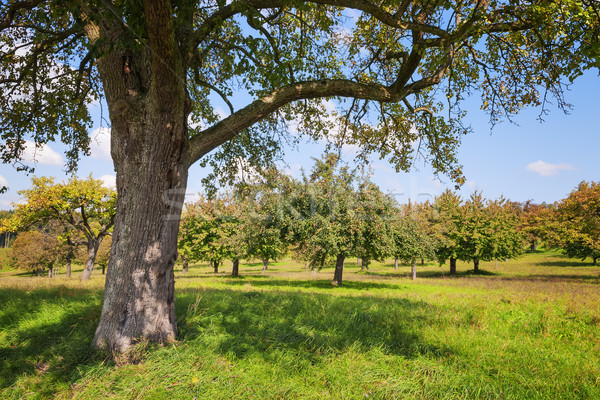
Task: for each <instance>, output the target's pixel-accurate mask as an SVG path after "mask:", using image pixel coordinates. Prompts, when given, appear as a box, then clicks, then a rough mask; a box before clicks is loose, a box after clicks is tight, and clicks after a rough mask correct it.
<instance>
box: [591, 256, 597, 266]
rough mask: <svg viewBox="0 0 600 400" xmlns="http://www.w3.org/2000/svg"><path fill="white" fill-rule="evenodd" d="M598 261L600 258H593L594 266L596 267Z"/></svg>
mask: <svg viewBox="0 0 600 400" xmlns="http://www.w3.org/2000/svg"><path fill="white" fill-rule="evenodd" d="M597 261H598V257H592V264H593V265H596V262H597Z"/></svg>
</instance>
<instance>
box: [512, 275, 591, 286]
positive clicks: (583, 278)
mask: <svg viewBox="0 0 600 400" xmlns="http://www.w3.org/2000/svg"><path fill="white" fill-rule="evenodd" d="M500 279H502V280H507V281H529V282H531V281H537V282H565V281H579V282H585V283H595V284H600V275H559V274H555V275H546V274H544V275H541V274H537V275H525V276H506V277H502V278H500Z"/></svg>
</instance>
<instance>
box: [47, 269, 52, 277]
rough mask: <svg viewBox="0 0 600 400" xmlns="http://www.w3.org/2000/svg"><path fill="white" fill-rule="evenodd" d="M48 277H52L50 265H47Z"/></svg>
mask: <svg viewBox="0 0 600 400" xmlns="http://www.w3.org/2000/svg"><path fill="white" fill-rule="evenodd" d="M48 278H52V267H48Z"/></svg>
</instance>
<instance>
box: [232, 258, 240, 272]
mask: <svg viewBox="0 0 600 400" xmlns="http://www.w3.org/2000/svg"><path fill="white" fill-rule="evenodd" d="M239 275H240V259H239V258H235V259H234V260H233V264H232V266H231V276H239Z"/></svg>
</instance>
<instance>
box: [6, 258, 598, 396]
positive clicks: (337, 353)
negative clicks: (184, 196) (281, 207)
mask: <svg viewBox="0 0 600 400" xmlns="http://www.w3.org/2000/svg"><path fill="white" fill-rule="evenodd" d="M481 267H482V269H483V270H484V271H483V273H482V274H480V275H473V274H471V273H469V269H470V268H471V266H470V265H467V264H461V263H459V265H458V270H459V274H458V276H457V277H455V278H450V277H448V275H447V267H442V268H440V267H438V266H437V265H434V264H427V265H425V266H422V267H419V269H418V273H419V276H420V277H419V279H417V280H416V281H411V280H410V279H408V273H409V270H410V268H409V267H408V266H401V267H400V269H399V270H398V271H394V269H393V267H392V264H391V263H388V264H375V265H374V266H372V268H371V270H370V271H368V272H366V273H364V272H360V269H359V268H358V267H356V266H355V265H354V264H353V262H352V261H350V262H349V263H348V264H347V267H346V269H345V277H344V278H345V282H344V285H343V287H332V286H331V284H330V280H331V278H332V276H333V269H325V270H323V271H321V272H319V273H311V272H310V271H309V272H305V271H304V268H303V266H302V265H300V264H297V263H294V262H292V261H285V262H280V263H276V264H274V265H273V266H272V267H271V268H270V269H269V270H268V271H267V273H266V274H261V273H260V270H261V268H262V264H259V263H254V264H244V265H242V266H241V268H240V273H241V274H243V276H242V277H240V278H231V277H230V276H228V273H229V270H228V267H224V268H222V269H223V273H220V274H216V275H215V274H213V273H212V272H211V269H210V268H209V267H208V266H206V265H197V266H194V267H193V268H191V269H190V272H189V273H188V274H187V275H185V276H181V274H180V273H179V274H178V275H177V282H176V289H177V303H176V304H177V315H178V318H179V321H178V326H179V329H180V341H179V343H177V344H176V345H169V346H165V347H157V346H151V345H148V344H146V343H140V344H139V345H138V346H137V347H136V349H135V350H134V351H133V352H132V353H131V354H129V355H127V356H126V357H121V358H120V359H118V360H116V361H112V360H111V359H110V358H109V357H107V356H106V355H105V354H101V353H97V352H94V351H93V350H92V348H91V338H92V336H93V333H94V329H95V326H96V323H97V320H98V317H99V313H100V304H101V299H102V284H103V279H102V276H100V275H99V274H98V273H96V272H95V274H96V275H95V276H94V277H93V279H92V280H91V281H90V282H85V283H81V282H80V281H79V280H78V279H77V278H74V279H71V280H67V279H66V278H64V275H60V276H59V277H56V278H52V279H50V278H47V277H39V278H37V277H35V278H34V277H29V276H27V275H24V274H20V273H19V272H18V271H4V272H1V271H0V398H3V399H4V398H6V399H11V398H14V399H21V398H49V397H56V398H77V399H79V398H81V399H97V398H126V399H136V398H144V399H146V398H147V399H163V398H164V399H172V398H178V399H179V398H182V399H186V398H187V399H194V398H195V399H207V398H209V399H231V398H243V399H245V398H256V399H323V398H333V399H364V398H375V399H395V398H406V399H460V398H464V399H560V398H564V399H577V398H580V399H590V398H600V267H597V266H592V265H591V264H589V263H584V262H581V261H577V260H570V259H566V258H564V257H562V256H560V255H559V254H557V253H551V252H540V253H536V254H529V255H527V256H525V257H523V258H521V259H519V260H516V261H509V262H499V263H498V265H497V266H496V265H495V263H494V262H491V263H482V265H481ZM61 272H64V271H61ZM79 272H80V271H77V270H75V272H74V276H75V277H78V275H79Z"/></svg>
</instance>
